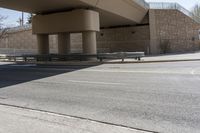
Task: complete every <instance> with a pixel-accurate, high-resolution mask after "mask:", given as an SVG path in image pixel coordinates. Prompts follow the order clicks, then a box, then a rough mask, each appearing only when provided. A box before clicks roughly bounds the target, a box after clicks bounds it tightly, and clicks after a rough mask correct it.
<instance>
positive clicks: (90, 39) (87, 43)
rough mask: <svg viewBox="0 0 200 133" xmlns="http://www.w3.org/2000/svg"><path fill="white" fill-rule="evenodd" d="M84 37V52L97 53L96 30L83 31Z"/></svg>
mask: <svg viewBox="0 0 200 133" xmlns="http://www.w3.org/2000/svg"><path fill="white" fill-rule="evenodd" d="M82 38H83V53H84V54H97V42H96V32H95V31H85V32H83V33H82Z"/></svg>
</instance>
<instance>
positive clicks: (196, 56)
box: [107, 52, 200, 63]
mask: <svg viewBox="0 0 200 133" xmlns="http://www.w3.org/2000/svg"><path fill="white" fill-rule="evenodd" d="M197 60H199V61H200V52H196V53H186V54H168V55H156V56H146V57H143V58H142V59H141V61H136V60H134V59H125V62H126V63H151V62H174V61H197ZM120 61H121V60H110V61H107V62H111V63H114V62H120Z"/></svg>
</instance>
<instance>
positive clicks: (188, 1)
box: [0, 0, 200, 27]
mask: <svg viewBox="0 0 200 133" xmlns="http://www.w3.org/2000/svg"><path fill="white" fill-rule="evenodd" d="M146 1H147V2H177V3H179V4H180V5H182V6H183V7H185V8H186V9H188V10H191V9H192V7H194V5H195V4H197V3H199V4H200V0H146ZM0 15H3V16H6V17H7V19H6V20H5V21H4V26H8V27H14V26H18V23H17V20H19V18H20V17H21V12H17V11H13V10H8V9H3V8H0ZM24 16H25V17H24V18H25V21H26V20H27V16H28V14H27V13H25V15H24Z"/></svg>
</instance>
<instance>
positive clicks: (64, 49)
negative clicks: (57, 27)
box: [58, 33, 71, 55]
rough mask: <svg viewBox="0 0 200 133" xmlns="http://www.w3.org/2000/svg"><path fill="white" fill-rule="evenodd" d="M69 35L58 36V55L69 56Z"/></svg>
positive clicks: (60, 34) (61, 34)
mask: <svg viewBox="0 0 200 133" xmlns="http://www.w3.org/2000/svg"><path fill="white" fill-rule="evenodd" d="M70 42H71V41H70V33H59V34H58V54H60V55H63V54H69V53H70V52H71V44H70Z"/></svg>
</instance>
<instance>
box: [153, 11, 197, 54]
mask: <svg viewBox="0 0 200 133" xmlns="http://www.w3.org/2000/svg"><path fill="white" fill-rule="evenodd" d="M149 12H150V13H149V14H150V34H151V47H153V49H154V53H156V54H159V53H179V52H190V51H197V50H199V49H200V41H199V30H200V24H199V23H197V22H196V21H194V20H193V19H191V18H190V17H188V16H187V15H185V14H183V13H182V12H180V11H178V10H161V9H156V10H150V11H149ZM155 51H156V52H155Z"/></svg>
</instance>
